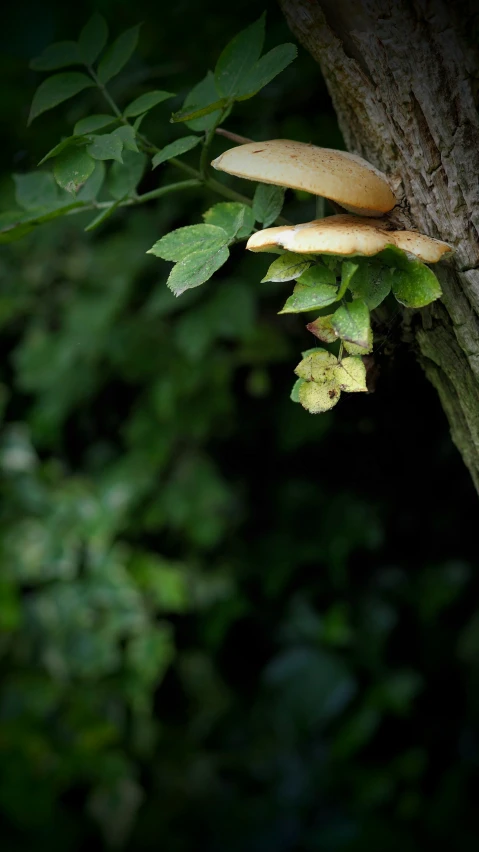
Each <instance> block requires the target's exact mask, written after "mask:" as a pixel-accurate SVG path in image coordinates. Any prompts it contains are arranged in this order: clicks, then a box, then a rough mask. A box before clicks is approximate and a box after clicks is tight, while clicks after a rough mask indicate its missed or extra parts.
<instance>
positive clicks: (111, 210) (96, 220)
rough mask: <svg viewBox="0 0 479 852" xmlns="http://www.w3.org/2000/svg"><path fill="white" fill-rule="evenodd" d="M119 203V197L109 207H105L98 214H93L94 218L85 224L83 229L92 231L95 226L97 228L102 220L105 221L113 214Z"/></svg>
mask: <svg viewBox="0 0 479 852" xmlns="http://www.w3.org/2000/svg"><path fill="white" fill-rule="evenodd" d="M120 204H121V199H118V201H115V203H114V204H111V205H110V207H105V209H104V210H102V211H101V213H99V214H98V216H95V218H94V219H92V220H91V222H90V224H89V225H87V226H86V228H85V231H94V230H95V228H99V227H100V225H103V222H106V220H107V219H109V218H110V216H112V215H113V213H114V212H115V211H116V210H117V209H118V207H119V206H120Z"/></svg>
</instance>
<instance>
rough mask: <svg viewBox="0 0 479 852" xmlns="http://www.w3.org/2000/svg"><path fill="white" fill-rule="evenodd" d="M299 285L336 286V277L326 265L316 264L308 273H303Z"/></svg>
mask: <svg viewBox="0 0 479 852" xmlns="http://www.w3.org/2000/svg"><path fill="white" fill-rule="evenodd" d="M298 284H302V285H303V286H304V287H317V286H318V285H319V284H332V285H334V286H336V275H335V273H334V272H332V270H331V269H329V268H328V267H327V266H326V265H325V264H324V263H314V264H313V265H312V266H310V268H309V269H308V270H307V271H306V272H303V274H302V275H301V277H300V278H299V280H298ZM336 298H337V296H336Z"/></svg>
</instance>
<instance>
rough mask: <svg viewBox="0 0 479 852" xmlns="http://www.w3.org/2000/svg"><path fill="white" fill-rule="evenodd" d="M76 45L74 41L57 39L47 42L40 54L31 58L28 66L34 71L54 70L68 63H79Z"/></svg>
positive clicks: (64, 66)
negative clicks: (53, 42)
mask: <svg viewBox="0 0 479 852" xmlns="http://www.w3.org/2000/svg"><path fill="white" fill-rule="evenodd" d="M81 61H82V60H81V57H80V56H79V53H78V45H77V43H76V42H75V41H57V42H55V44H49V45H48V47H46V48H45V50H44V51H43V53H42V54H41V55H40V56H37V57H36V58H35V59H32V61H31V62H30V68H32V69H33V70H34V71H54V70H56V69H57V68H67V67H68V66H69V65H81Z"/></svg>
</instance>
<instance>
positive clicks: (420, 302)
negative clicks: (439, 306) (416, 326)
mask: <svg viewBox="0 0 479 852" xmlns="http://www.w3.org/2000/svg"><path fill="white" fill-rule="evenodd" d="M378 257H379V258H380V260H381V261H383V262H384V263H386V264H387V265H388V266H390V267H391V268H392V282H391V283H392V291H393V293H394V296H395V297H396V299H397V301H398V302H399V303H400V304H401V305H404V306H405V307H406V308H423V307H425V305H429V304H430V303H431V302H434V301H435V300H436V299H439V297H440V296H442V290H441V287H440V284H439V281H438V280H437V278H436V276H435V275H434V272H433V271H432V269H429V267H428V266H426V264H425V263H422V262H421V261H420V260H416V259H413V258H410V257H408V255H407V254H406V252H404V251H401V249H398V248H395V247H393V246H391V247H390V248H387V249H385V250H384V251H382V252H381V253H380V255H379V256H378Z"/></svg>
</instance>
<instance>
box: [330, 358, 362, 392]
mask: <svg viewBox="0 0 479 852" xmlns="http://www.w3.org/2000/svg"><path fill="white" fill-rule="evenodd" d="M335 373H336V377H337V379H338V382H339V386H340V388H341V390H343V391H348V393H359V392H360V391H367V386H366V367H365V366H364V364H363V362H362V360H361V358H343V360H342V361H341V363H338V365H337V367H336V370H335Z"/></svg>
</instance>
